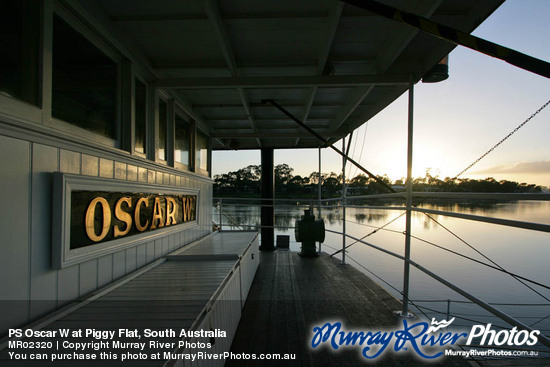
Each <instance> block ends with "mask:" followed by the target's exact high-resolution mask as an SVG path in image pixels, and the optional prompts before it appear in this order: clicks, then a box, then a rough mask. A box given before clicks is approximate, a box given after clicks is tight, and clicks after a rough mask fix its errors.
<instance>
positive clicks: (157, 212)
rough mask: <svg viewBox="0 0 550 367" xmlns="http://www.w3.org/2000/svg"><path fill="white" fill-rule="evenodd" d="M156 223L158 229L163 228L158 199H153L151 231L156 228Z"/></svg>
mask: <svg viewBox="0 0 550 367" xmlns="http://www.w3.org/2000/svg"><path fill="white" fill-rule="evenodd" d="M157 221H158V227H159V228H161V227H164V221H163V217H162V208H161V205H160V198H159V197H156V198H155V204H154V206H153V219H152V220H151V229H155V228H157V225H156V224H155V223H156V222H157Z"/></svg>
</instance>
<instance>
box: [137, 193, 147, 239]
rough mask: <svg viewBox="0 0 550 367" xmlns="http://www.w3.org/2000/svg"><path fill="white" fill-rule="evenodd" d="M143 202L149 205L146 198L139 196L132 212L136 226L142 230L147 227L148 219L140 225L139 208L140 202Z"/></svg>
mask: <svg viewBox="0 0 550 367" xmlns="http://www.w3.org/2000/svg"><path fill="white" fill-rule="evenodd" d="M143 203H145V206H146V207H148V206H149V202H148V201H147V198H140V199H139V200H138V201H137V203H136V212H135V213H134V219H135V221H136V228H137V230H138V231H140V232H143V231H145V230H146V229H147V226H148V225H149V220H147V222H145V225H143V226H142V225H141V222H140V221H139V217H140V210H141V204H143Z"/></svg>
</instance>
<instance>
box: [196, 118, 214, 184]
mask: <svg viewBox="0 0 550 367" xmlns="http://www.w3.org/2000/svg"><path fill="white" fill-rule="evenodd" d="M199 134H202V135H204V136H205V137H206V150H207V153H206V170H204V169H202V168H200V166H199V164H198V162H197V159H198V157H197V145H198V144H197V141H198V135H199ZM194 136H195V139H194V140H195V144H194V149H193V156H194V157H193V165H194V166H195V169H194V171H195V173H198V174H200V175H203V176H208V177H210V172H211V171H212V167H211V164H212V138H211V136H210V134H209V133H208V132H206V131H205V130H203V129H201V128H200V127H199V126H198V124H195V134H194Z"/></svg>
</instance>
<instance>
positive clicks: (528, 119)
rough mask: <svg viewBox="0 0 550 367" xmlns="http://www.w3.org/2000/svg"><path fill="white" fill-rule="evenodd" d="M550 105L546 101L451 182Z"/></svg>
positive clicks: (549, 102) (454, 178)
mask: <svg viewBox="0 0 550 367" xmlns="http://www.w3.org/2000/svg"><path fill="white" fill-rule="evenodd" d="M549 104H550V100H548V101H547V102H546V103H545V104H544V105H542V107H541V108H539V109H538V110H537V111H536V112H535V113H533V114H532V115H531V116H529V118H527V120H525V121H523V122H522V123H521V124H519V126H518V127H516V128H515V129H514V130H512V132H510V133H509V134H508V135H506V136H505V137H504V138H502V139H501V140H500V141H499V142H498V143H496V144H495V145H494V146H493V147H492V148H491V149H489V150H488V151H487V152H485V154H483V155H482V156H481V157H479V158H478V159H476V160H475V161H474V162H473V163H472V164H470V165H469V166H468V167H466V168H464V169H463V170H462V171H461V172H460V173H459V174H458V175H456V176H455V177H453V178H452V179H451V180H456V179H457V178H458V176H460V175H462V174H463V173H464V172H466V171H467V170H469V169H470V168H472V167H473V166H474V165H475V164H477V162H479V161H480V160H482V159H483V158H485V157H486V156H487V155H488V154H489V153H491V152H492V151H493V150H495V148H497V147H498V146H499V145H500V144H502V143H504V142H505V141H506V140H507V139H508V138H509V137H510V136H512V135H514V134H515V133H516V131H518V130H519V129H521V128H522V127H523V125H525V124H526V123H528V122H529V121H531V119H532V118H533V117H535V116H536V115H538V114H539V112H540V111H542V110H544V108H545V107H546V106H548V105H549Z"/></svg>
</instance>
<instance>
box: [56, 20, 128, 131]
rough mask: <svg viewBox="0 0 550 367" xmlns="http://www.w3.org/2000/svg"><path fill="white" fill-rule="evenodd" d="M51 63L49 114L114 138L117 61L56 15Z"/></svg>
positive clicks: (115, 126) (115, 127) (116, 124)
mask: <svg viewBox="0 0 550 367" xmlns="http://www.w3.org/2000/svg"><path fill="white" fill-rule="evenodd" d="M52 64H53V68H52V69H53V70H52V84H53V91H52V92H53V96H52V116H53V117H55V118H58V119H61V120H63V121H65V122H68V123H71V124H73V125H76V126H78V127H80V128H83V129H86V130H88V131H91V132H93V133H96V134H98V135H101V136H103V137H106V138H109V139H113V140H116V139H117V128H118V123H117V121H118V119H117V80H118V79H117V78H118V64H117V63H116V62H114V61H113V60H112V59H111V58H110V57H108V56H107V55H106V54H105V53H103V52H102V51H101V50H100V49H99V48H97V47H96V46H95V45H94V44H92V43H91V42H90V41H88V40H87V39H86V38H85V37H84V36H83V35H82V34H81V33H79V32H77V31H76V30H75V29H73V28H72V27H71V26H70V25H69V24H67V23H66V22H65V21H64V20H63V19H62V18H61V17H59V16H58V15H54V19H53V57H52Z"/></svg>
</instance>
